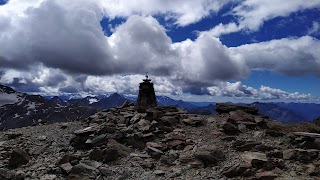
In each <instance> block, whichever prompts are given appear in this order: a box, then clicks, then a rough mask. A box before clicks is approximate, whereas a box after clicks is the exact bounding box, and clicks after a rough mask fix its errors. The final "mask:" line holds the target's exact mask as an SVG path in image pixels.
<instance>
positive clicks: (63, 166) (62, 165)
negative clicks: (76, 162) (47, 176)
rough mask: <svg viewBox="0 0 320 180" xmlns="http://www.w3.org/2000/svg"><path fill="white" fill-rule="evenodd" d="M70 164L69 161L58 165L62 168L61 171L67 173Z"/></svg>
mask: <svg viewBox="0 0 320 180" xmlns="http://www.w3.org/2000/svg"><path fill="white" fill-rule="evenodd" d="M72 167H73V166H72V165H71V164H70V163H64V164H61V165H60V168H61V169H62V170H63V172H65V173H66V174H69V173H70V172H71V169H72Z"/></svg>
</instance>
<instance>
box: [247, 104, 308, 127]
mask: <svg viewBox="0 0 320 180" xmlns="http://www.w3.org/2000/svg"><path fill="white" fill-rule="evenodd" d="M251 105H252V106H255V107H257V108H258V109H259V112H260V113H262V114H265V115H267V116H269V117H270V118H271V119H274V120H278V121H280V122H283V123H293V122H302V121H306V119H305V118H304V117H303V116H301V115H299V114H297V113H296V112H294V111H291V110H289V109H286V108H283V107H280V106H278V105H277V104H275V103H259V102H255V103H252V104H251Z"/></svg>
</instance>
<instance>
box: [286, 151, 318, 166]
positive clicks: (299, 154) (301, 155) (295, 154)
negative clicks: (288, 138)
mask: <svg viewBox="0 0 320 180" xmlns="http://www.w3.org/2000/svg"><path fill="white" fill-rule="evenodd" d="M318 154H319V150H316V149H308V150H305V149H287V150H285V151H283V158H284V159H287V160H288V159H292V160H296V161H300V162H302V163H308V162H312V161H313V160H315V159H316V158H318Z"/></svg>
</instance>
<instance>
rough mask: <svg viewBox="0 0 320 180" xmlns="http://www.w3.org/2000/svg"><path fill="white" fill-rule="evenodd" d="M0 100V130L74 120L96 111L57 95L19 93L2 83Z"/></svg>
mask: <svg viewBox="0 0 320 180" xmlns="http://www.w3.org/2000/svg"><path fill="white" fill-rule="evenodd" d="M58 101H59V103H57V102H58ZM0 102H2V104H1V106H0V130H5V129H11V128H18V127H24V126H30V125H38V124H43V123H53V122H66V121H74V120H77V119H79V118H85V117H88V116H89V115H91V114H93V113H95V112H96V111H97V109H96V108H90V107H88V106H81V105H77V104H68V103H65V102H64V101H63V100H61V99H59V98H58V97H56V98H54V100H49V99H46V98H44V97H42V96H40V95H28V94H25V93H19V92H16V91H14V90H13V89H12V88H10V87H7V86H3V85H0Z"/></svg>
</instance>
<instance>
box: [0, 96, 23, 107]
mask: <svg viewBox="0 0 320 180" xmlns="http://www.w3.org/2000/svg"><path fill="white" fill-rule="evenodd" d="M18 101H19V97H18V95H17V94H7V93H0V106H3V105H5V104H14V103H16V102H18Z"/></svg>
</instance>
